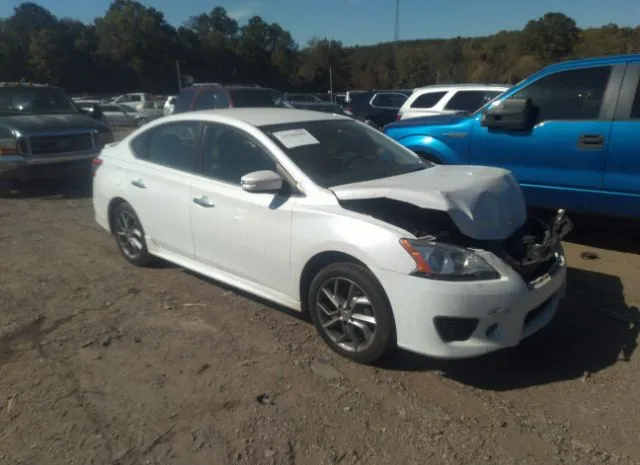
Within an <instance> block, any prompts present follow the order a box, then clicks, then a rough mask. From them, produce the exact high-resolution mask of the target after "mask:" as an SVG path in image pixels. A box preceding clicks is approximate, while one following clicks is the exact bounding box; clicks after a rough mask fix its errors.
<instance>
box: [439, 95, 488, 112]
mask: <svg viewBox="0 0 640 465" xmlns="http://www.w3.org/2000/svg"><path fill="white" fill-rule="evenodd" d="M487 94H488V93H487V92H486V91H484V90H459V91H458V92H456V93H455V95H454V96H453V97H451V100H449V101H448V102H447V105H446V106H445V108H446V109H447V110H459V111H469V112H474V111H476V110H477V109H478V108H480V107H481V106H482V105H484V104H485V103H487V102H488V101H489V100H490V99H491V97H487ZM487 98H488V99H487Z"/></svg>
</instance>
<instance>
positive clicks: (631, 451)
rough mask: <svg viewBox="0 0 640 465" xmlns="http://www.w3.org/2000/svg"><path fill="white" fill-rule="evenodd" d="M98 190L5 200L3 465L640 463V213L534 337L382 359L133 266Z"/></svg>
mask: <svg viewBox="0 0 640 465" xmlns="http://www.w3.org/2000/svg"><path fill="white" fill-rule="evenodd" d="M88 195H89V194H88V193H87V191H86V189H79V188H77V189H71V188H67V187H65V186H63V185H60V184H56V183H47V184H45V185H42V186H40V187H38V188H36V187H34V186H31V187H30V188H29V189H26V190H25V191H24V192H23V193H21V194H18V195H16V196H15V197H14V198H10V199H3V200H0V221H1V224H2V226H1V227H0V464H2V465H4V464H7V465H18V464H25V465H27V464H28V465H41V464H47V465H57V464H60V465H62V464H64V465H69V464H99V465H102V464H107V465H116V464H119V465H129V464H130V465H139V464H162V465H169V464H176V465H187V464H188V465H200V464H202V465H204V464H206V465H212V464H216V465H217V464H287V465H293V464H305V465H307V464H308V465H315V464H343V465H348V464H356V463H362V464H367V465H372V464H373V465H375V464H398V465H400V464H407V465H411V464H430V465H439V464H474V465H484V464H500V465H502V464H514V465H515V464H518V465H525V464H540V465H554V464H580V465H588V464H598V465H600V464H604V463H616V464H636V463H638V464H640V447H639V446H640V416H639V410H638V399H640V383H638V382H637V380H638V379H639V375H640V356H639V355H638V352H636V351H634V349H635V345H636V340H637V339H638V332H639V330H638V328H639V327H640V322H639V321H638V309H637V307H638V306H639V305H640V279H638V276H639V273H640V255H639V254H638V252H640V250H638V249H639V244H640V242H638V237H640V235H639V234H638V230H637V229H638V228H637V227H635V228H634V226H633V225H629V224H624V223H620V222H613V223H611V224H609V222H608V221H607V220H602V219H600V220H589V219H581V220H580V221H578V222H577V228H578V229H577V232H576V233H575V234H573V236H572V237H571V240H572V242H571V243H567V244H566V250H567V255H568V260H569V264H570V266H571V269H570V272H569V290H568V296H567V298H566V300H565V301H564V303H563V305H562V308H561V310H560V312H559V314H558V316H557V318H556V319H555V321H554V322H553V323H552V324H551V326H550V327H548V328H547V329H545V330H544V331H542V332H541V333H539V334H537V335H536V336H534V337H532V338H530V339H529V340H527V341H525V342H524V343H523V344H522V345H521V346H519V347H518V348H516V349H512V350H508V351H502V352H499V353H496V354H492V355H489V356H486V357H483V358H479V359H475V360H468V361H456V362H438V361H433V360H429V359H426V358H422V357H418V356H414V355H410V354H406V353H399V354H397V355H395V356H393V357H390V358H389V359H388V360H386V361H385V362H384V363H383V365H382V366H380V367H378V368H372V367H366V366H360V365H357V364H354V363H350V362H348V361H346V360H344V359H342V358H340V357H337V356H335V355H334V354H333V353H331V352H330V351H329V350H328V349H327V348H326V347H325V346H324V345H323V344H322V342H321V341H320V339H319V337H317V336H316V333H315V331H314V329H313V327H312V326H311V325H310V324H309V323H308V322H306V321H304V320H302V319H300V318H297V317H295V316H293V315H291V314H288V313H287V312H285V311H283V310H281V309H277V308H273V307H272V306H269V305H268V304H265V303H264V302H259V301H256V300H253V299H250V298H247V297H246V296H241V295H239V294H237V293H236V292H234V291H231V290H228V289H225V288H224V287H221V286H219V285H216V284H215V283H211V282H208V281H207V280H205V279H202V278H200V277H197V276H195V275H193V274H190V273H188V272H185V271H183V270H181V269H178V268H175V267H171V266H169V265H166V266H161V267H156V268H154V269H137V268H135V267H133V266H130V265H128V264H127V263H126V262H125V261H124V259H123V258H122V257H121V256H120V254H119V253H118V251H117V249H116V246H115V242H114V240H113V239H112V238H111V237H109V236H108V235H107V234H106V233H105V232H103V231H102V230H100V229H99V227H98V226H97V225H96V224H95V223H94V221H93V217H92V208H91V201H90V199H89V198H88ZM634 247H635V249H634ZM585 252H590V253H592V254H593V255H590V254H586V255H585ZM581 255H584V256H581ZM633 321H636V324H635V326H634V325H633V324H632V322H633Z"/></svg>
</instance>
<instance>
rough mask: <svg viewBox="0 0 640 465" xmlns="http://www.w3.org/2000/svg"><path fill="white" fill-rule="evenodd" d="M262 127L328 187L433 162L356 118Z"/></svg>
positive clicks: (311, 177) (390, 173)
mask: <svg viewBox="0 0 640 465" xmlns="http://www.w3.org/2000/svg"><path fill="white" fill-rule="evenodd" d="M260 129H261V130H262V131H264V132H265V133H266V134H267V135H268V136H269V137H270V138H271V139H272V140H273V141H274V142H275V143H276V144H278V146H279V147H280V148H281V149H282V150H284V152H285V153H286V154H287V155H288V156H289V158H290V159H291V160H292V161H293V162H294V163H295V164H296V165H297V166H298V167H299V168H300V169H301V170H302V171H303V172H304V173H305V174H306V175H307V176H308V177H309V178H310V179H311V180H312V181H313V182H315V183H316V184H317V185H319V186H321V187H325V188H328V187H334V186H339V185H342V184H351V183H356V182H362V181H370V180H373V179H381V178H388V177H391V176H398V175H401V174H406V173H410V172H412V171H418V170H423V169H426V168H429V167H431V166H432V165H430V164H428V163H424V162H423V161H421V159H420V158H419V157H418V156H417V155H415V154H413V153H412V152H410V151H409V150H407V149H405V148H404V147H401V146H399V145H398V144H396V143H395V142H393V141H392V140H391V139H389V138H387V137H386V136H385V135H383V134H382V133H380V132H379V131H376V130H375V129H372V128H369V127H368V126H365V125H363V124H361V123H358V122H356V121H353V120H328V121H307V122H298V123H288V124H279V125H274V126H263V127H261V128H260Z"/></svg>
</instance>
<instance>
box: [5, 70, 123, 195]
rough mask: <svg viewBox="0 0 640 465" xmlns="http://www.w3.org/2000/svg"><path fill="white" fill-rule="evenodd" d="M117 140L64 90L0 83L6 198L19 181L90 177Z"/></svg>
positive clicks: (31, 84)
mask: <svg viewBox="0 0 640 465" xmlns="http://www.w3.org/2000/svg"><path fill="white" fill-rule="evenodd" d="M112 140H113V134H112V132H111V130H110V129H109V127H108V126H107V125H105V124H103V123H101V122H100V121H99V115H96V114H95V113H94V110H93V109H92V110H89V111H86V112H85V111H81V110H79V109H78V108H77V107H76V105H75V104H74V103H73V101H72V100H71V99H70V98H69V96H68V95H67V94H66V93H65V91H64V90H63V89H61V88H59V87H55V86H49V85H46V84H34V83H15V82H2V83H0V196H6V195H7V194H9V193H10V192H11V190H12V188H13V187H14V184H15V182H16V181H27V180H31V179H39V178H56V177H62V176H83V175H87V176H89V173H90V167H91V164H90V160H91V159H93V158H95V157H96V156H97V155H98V153H99V151H100V149H101V148H102V147H103V146H104V145H105V144H107V143H109V142H111V141H112Z"/></svg>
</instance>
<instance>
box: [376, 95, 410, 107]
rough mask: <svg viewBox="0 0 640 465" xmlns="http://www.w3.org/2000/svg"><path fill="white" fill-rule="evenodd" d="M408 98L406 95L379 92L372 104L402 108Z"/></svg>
mask: <svg viewBox="0 0 640 465" xmlns="http://www.w3.org/2000/svg"><path fill="white" fill-rule="evenodd" d="M406 100H407V96H406V95H403V94H391V93H385V94H377V95H376V96H375V97H374V99H373V101H372V102H371V104H372V105H374V106H376V107H382V108H400V107H401V106H402V104H404V102H405V101H406Z"/></svg>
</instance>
